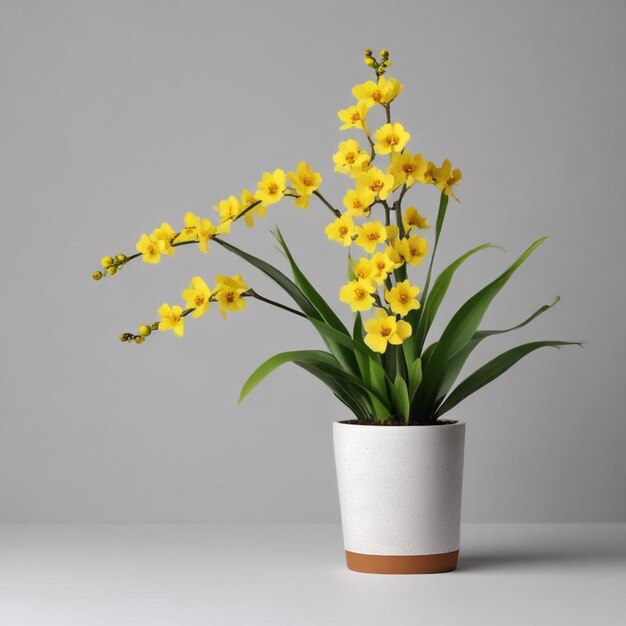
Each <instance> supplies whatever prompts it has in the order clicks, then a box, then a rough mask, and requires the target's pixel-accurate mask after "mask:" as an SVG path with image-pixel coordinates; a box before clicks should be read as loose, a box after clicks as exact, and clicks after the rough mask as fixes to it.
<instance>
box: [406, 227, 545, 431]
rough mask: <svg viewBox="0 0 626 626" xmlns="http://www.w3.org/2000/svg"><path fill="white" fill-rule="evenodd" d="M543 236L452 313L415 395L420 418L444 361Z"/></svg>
mask: <svg viewBox="0 0 626 626" xmlns="http://www.w3.org/2000/svg"><path fill="white" fill-rule="evenodd" d="M545 240H546V238H545V237H543V238H541V239H538V240H537V241H535V242H534V243H533V244H532V245H531V246H529V247H528V248H527V249H526V250H525V251H524V253H523V254H522V255H521V256H520V257H519V258H518V259H517V260H516V261H515V262H514V263H513V264H512V265H511V266H510V267H509V268H508V269H507V270H506V271H504V272H503V273H502V274H500V276H498V277H497V278H496V279H495V280H493V281H492V282H491V283H489V284H488V285H487V286H486V287H483V288H482V289H481V290H480V291H479V292H478V293H477V294H475V295H474V296H472V297H471V298H470V299H469V300H468V301H467V302H466V303H465V304H464V305H463V306H462V307H461V308H460V309H459V310H458V311H457V312H456V313H455V315H454V316H453V317H452V319H451V320H450V322H449V323H448V325H447V326H446V328H445V330H444V331H443V333H442V335H441V338H440V339H439V341H438V342H437V347H436V348H435V350H434V351H433V353H432V356H431V357H430V359H429V360H428V365H427V366H426V369H425V370H424V377H423V380H422V384H421V385H420V389H419V390H418V394H417V396H416V402H415V411H416V412H417V413H418V415H419V417H420V418H421V419H428V418H430V417H431V416H432V415H433V414H434V405H435V402H436V400H437V397H438V390H439V388H440V386H441V380H442V379H443V377H444V376H445V368H446V362H447V361H448V359H449V358H450V357H451V356H452V355H454V354H455V353H456V352H458V351H459V350H460V349H461V348H463V346H464V345H465V344H466V343H467V342H468V341H469V340H470V339H471V338H472V336H473V335H474V333H475V332H476V330H477V328H478V325H479V324H480V322H481V320H482V319H483V316H484V315H485V312H486V311H487V309H488V307H489V305H490V304H491V302H492V300H493V299H494V298H495V297H496V295H497V294H498V293H499V292H500V290H501V289H502V288H503V287H504V285H506V283H507V282H508V280H509V279H510V278H511V276H512V275H513V274H514V273H515V271H516V270H517V269H518V268H519V266H520V265H522V263H523V262H524V261H525V260H526V259H527V258H528V257H529V256H530V255H531V254H532V253H533V252H534V251H535V250H536V249H537V248H538V247H539V246H540V245H541V244H542V243H543V242H544V241H545Z"/></svg>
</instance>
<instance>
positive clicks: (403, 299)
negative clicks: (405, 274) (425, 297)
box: [398, 293, 409, 304]
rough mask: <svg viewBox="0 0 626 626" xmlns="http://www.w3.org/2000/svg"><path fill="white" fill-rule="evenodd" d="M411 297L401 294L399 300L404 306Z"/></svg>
mask: <svg viewBox="0 0 626 626" xmlns="http://www.w3.org/2000/svg"><path fill="white" fill-rule="evenodd" d="M408 299H409V297H408V296H407V295H406V293H401V294H400V296H399V298H398V300H400V302H402V304H406V302H407V301H408Z"/></svg>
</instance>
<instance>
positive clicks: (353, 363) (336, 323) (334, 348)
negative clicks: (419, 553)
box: [272, 227, 360, 374]
mask: <svg viewBox="0 0 626 626" xmlns="http://www.w3.org/2000/svg"><path fill="white" fill-rule="evenodd" d="M272 234H273V235H274V237H275V238H276V241H277V242H278V244H279V246H280V247H281V249H282V251H283V252H284V254H285V256H286V257H287V260H288V261H289V264H290V265H291V271H292V273H293V276H294V280H295V282H296V285H297V286H298V287H299V288H300V290H301V291H302V293H303V294H304V295H305V296H306V298H307V299H308V300H309V302H310V303H311V304H312V305H313V306H314V307H315V309H316V311H317V312H318V314H319V315H318V317H319V318H320V319H323V320H324V321H325V322H326V323H327V324H328V325H329V326H331V327H332V328H334V329H335V330H337V331H339V332H341V333H343V334H344V335H347V336H348V337H349V336H350V333H349V332H348V329H347V328H346V327H345V326H344V325H343V322H342V321H341V320H340V319H339V317H337V315H336V314H335V312H334V311H333V309H332V308H331V307H330V305H329V304H328V303H327V302H326V300H324V298H323V297H322V296H321V295H320V293H319V292H318V291H317V290H316V289H315V287H313V285H312V284H311V282H310V281H309V280H308V279H307V277H306V276H305V275H304V274H303V273H302V271H301V270H300V268H299V267H298V264H297V263H296V262H295V260H294V258H293V255H292V254H291V251H290V250H289V247H288V246H287V242H286V241H285V239H284V238H283V235H282V233H281V232H280V230H279V228H278V227H276V230H275V231H274V232H272ZM326 345H327V346H328V349H329V350H330V351H331V352H332V353H333V354H334V355H335V357H336V358H337V359H338V360H339V362H340V363H341V364H342V366H343V367H344V369H346V370H347V371H349V372H352V373H353V374H359V373H360V369H359V365H358V362H357V360H356V358H355V357H354V354H353V353H352V352H351V351H350V350H348V349H347V348H345V347H342V346H340V345H337V343H336V342H335V341H333V340H330V342H329V341H326Z"/></svg>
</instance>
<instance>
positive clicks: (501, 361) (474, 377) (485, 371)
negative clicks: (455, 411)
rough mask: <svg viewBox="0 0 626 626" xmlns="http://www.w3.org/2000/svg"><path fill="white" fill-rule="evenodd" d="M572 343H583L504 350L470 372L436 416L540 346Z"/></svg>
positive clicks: (537, 342) (556, 346)
mask: <svg viewBox="0 0 626 626" xmlns="http://www.w3.org/2000/svg"><path fill="white" fill-rule="evenodd" d="M571 345H578V346H581V345H582V343H581V342H579V341H533V342H532V343H526V344H523V345H521V346H517V347H516V348H512V349H511V350H508V351H507V352H504V353H503V354H501V355H500V356H497V357H496V358H495V359H492V360H491V361H489V362H488V363H485V365H483V366H482V367H480V368H479V369H477V370H476V371H475V372H474V373H473V374H470V375H469V376H468V377H467V378H466V379H465V380H464V381H463V382H461V383H460V384H459V385H458V386H457V387H456V388H455V389H454V390H453V391H452V393H451V394H450V395H449V396H448V397H447V398H446V400H445V402H444V403H443V404H442V405H441V407H440V408H439V409H438V411H437V413H436V415H435V417H436V418H438V417H440V416H441V415H443V414H444V413H446V412H447V411H449V410H450V409H452V408H453V407H455V406H456V405H457V404H458V403H459V402H461V401H462V400H464V399H465V398H467V397H468V396H469V395H471V394H473V393H474V392H476V391H478V390H479V389H481V388H482V387H484V386H485V385H487V384H488V383H490V382H491V381H492V380H495V379H496V378H498V376H500V375H501V374H504V372H506V371H507V370H508V369H509V368H511V367H512V366H513V365H515V363H517V362H518V361H519V360H520V359H522V358H524V357H525V356H526V355H527V354H530V353H531V352H534V351H535V350H538V349H539V348H547V347H551V348H558V347H559V346H571Z"/></svg>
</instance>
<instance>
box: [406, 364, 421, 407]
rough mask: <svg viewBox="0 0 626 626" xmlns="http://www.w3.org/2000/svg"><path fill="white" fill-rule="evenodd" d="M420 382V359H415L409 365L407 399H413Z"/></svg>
mask: <svg viewBox="0 0 626 626" xmlns="http://www.w3.org/2000/svg"><path fill="white" fill-rule="evenodd" d="M421 382H422V359H415V361H413V363H411V365H409V399H410V400H411V401H413V398H414V396H415V393H416V392H417V389H418V387H419V386H420V383H421Z"/></svg>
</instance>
